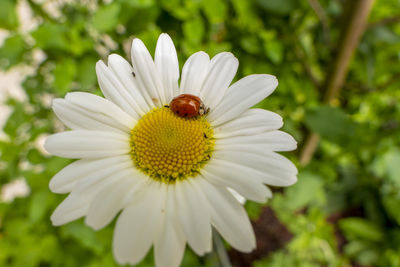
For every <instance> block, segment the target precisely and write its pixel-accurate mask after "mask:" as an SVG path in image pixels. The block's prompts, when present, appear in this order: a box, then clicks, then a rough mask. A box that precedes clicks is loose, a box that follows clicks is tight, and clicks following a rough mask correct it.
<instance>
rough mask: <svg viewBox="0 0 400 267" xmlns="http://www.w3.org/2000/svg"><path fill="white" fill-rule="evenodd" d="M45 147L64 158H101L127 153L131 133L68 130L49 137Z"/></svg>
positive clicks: (51, 152)
mask: <svg viewBox="0 0 400 267" xmlns="http://www.w3.org/2000/svg"><path fill="white" fill-rule="evenodd" d="M44 147H45V149H46V150H47V151H48V152H49V153H50V154H53V155H56V156H60V157H64V158H101V157H108V156H116V155H123V154H127V153H129V151H130V147H129V135H122V134H118V133H113V132H100V131H85V130H77V131H67V132H62V133H57V134H53V135H50V136H49V137H47V139H46V142H45V144H44Z"/></svg>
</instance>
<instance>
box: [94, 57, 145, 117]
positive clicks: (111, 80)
mask: <svg viewBox="0 0 400 267" xmlns="http://www.w3.org/2000/svg"><path fill="white" fill-rule="evenodd" d="M96 74H97V80H98V81H99V85H100V89H101V91H102V92H103V94H104V96H105V97H106V98H107V99H109V100H110V101H112V102H114V103H115V104H117V105H118V106H119V107H120V108H121V109H123V110H124V111H125V112H126V113H128V114H129V115H131V116H132V117H134V118H135V119H139V118H140V116H139V114H138V113H137V112H136V110H135V109H134V106H133V105H132V103H135V100H134V99H133V98H132V96H131V95H130V94H129V93H128V91H127V90H126V88H125V87H124V85H123V84H122V83H121V82H120V81H119V80H118V79H117V77H115V75H114V73H113V72H112V71H111V70H110V69H109V68H108V67H107V66H106V65H105V64H104V62H103V61H101V60H99V61H98V62H97V63H96Z"/></svg>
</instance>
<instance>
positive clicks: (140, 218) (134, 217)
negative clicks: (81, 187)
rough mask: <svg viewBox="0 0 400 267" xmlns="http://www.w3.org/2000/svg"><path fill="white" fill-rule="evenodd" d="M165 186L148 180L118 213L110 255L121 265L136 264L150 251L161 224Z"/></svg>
mask: <svg viewBox="0 0 400 267" xmlns="http://www.w3.org/2000/svg"><path fill="white" fill-rule="evenodd" d="M165 201H166V192H165V188H164V187H161V186H160V184H159V183H157V184H156V183H155V182H151V183H150V184H147V185H146V186H143V189H142V190H140V191H138V192H137V194H136V195H135V196H134V197H133V200H132V202H131V203H130V205H129V206H128V207H127V208H125V209H124V210H123V211H122V213H121V215H120V216H119V218H118V220H117V223H116V226H115V230H114V238H113V254H114V256H115V259H116V260H117V261H118V263H120V264H126V263H129V264H136V263H138V262H140V261H141V260H142V259H143V258H144V256H146V254H147V252H148V251H149V249H150V247H151V245H152V243H153V241H154V240H155V238H156V237H157V236H158V234H159V233H158V231H156V229H158V227H159V224H160V223H162V211H163V209H162V207H164V203H165Z"/></svg>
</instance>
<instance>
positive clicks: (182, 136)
mask: <svg viewBox="0 0 400 267" xmlns="http://www.w3.org/2000/svg"><path fill="white" fill-rule="evenodd" d="M213 147H214V138H213V131H212V129H211V127H210V124H209V123H208V122H207V120H206V119H205V118H204V116H197V117H195V118H190V119H188V118H182V117H179V116H177V115H176V114H174V113H173V112H172V111H171V110H170V109H169V108H168V107H162V108H157V109H154V110H152V111H150V112H149V113H148V114H146V115H144V116H143V117H142V118H141V119H140V120H139V121H138V123H137V124H136V126H135V128H133V130H132V131H131V155H132V158H133V161H134V163H135V165H136V166H137V167H138V169H140V170H142V171H143V172H144V173H146V174H147V175H148V176H150V177H151V178H153V179H155V180H158V181H162V182H165V183H174V182H175V181H176V180H179V179H186V178H187V177H193V176H195V175H196V174H198V173H199V171H200V169H201V167H202V166H204V164H205V163H206V162H207V161H208V160H209V159H210V157H211V153H212V149H213Z"/></svg>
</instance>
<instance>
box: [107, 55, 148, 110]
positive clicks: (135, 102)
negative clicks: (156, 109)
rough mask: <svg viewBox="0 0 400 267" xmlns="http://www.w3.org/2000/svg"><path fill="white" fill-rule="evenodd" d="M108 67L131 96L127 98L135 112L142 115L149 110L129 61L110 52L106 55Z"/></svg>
mask: <svg viewBox="0 0 400 267" xmlns="http://www.w3.org/2000/svg"><path fill="white" fill-rule="evenodd" d="M108 67H109V68H110V69H111V71H112V72H113V73H114V75H115V77H116V78H117V79H118V80H119V81H120V82H121V84H122V85H123V86H124V87H125V88H126V91H127V92H128V94H129V95H130V96H131V97H129V98H128V99H129V102H130V104H131V105H132V107H133V109H134V110H135V111H136V113H137V114H139V115H140V116H143V115H144V114H146V113H147V112H149V111H150V110H151V106H149V105H148V104H147V102H146V100H145V98H144V96H143V93H142V92H141V90H140V88H139V86H138V84H137V80H136V78H135V77H134V75H133V68H132V66H131V65H130V64H129V62H128V61H126V60H125V59H124V58H123V57H121V56H119V55H116V54H112V55H110V56H109V57H108ZM135 75H136V74H135Z"/></svg>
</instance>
